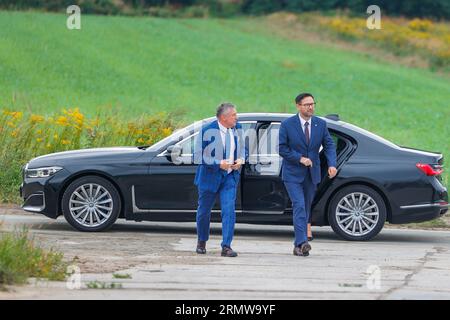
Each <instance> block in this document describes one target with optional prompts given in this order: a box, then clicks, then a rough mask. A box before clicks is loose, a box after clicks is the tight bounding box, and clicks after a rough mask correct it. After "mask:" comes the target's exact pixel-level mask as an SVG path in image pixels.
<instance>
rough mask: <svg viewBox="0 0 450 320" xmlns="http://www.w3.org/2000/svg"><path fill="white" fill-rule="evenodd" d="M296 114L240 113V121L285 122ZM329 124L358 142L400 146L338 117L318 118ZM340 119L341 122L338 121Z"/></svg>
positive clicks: (331, 127) (329, 126)
mask: <svg viewBox="0 0 450 320" xmlns="http://www.w3.org/2000/svg"><path fill="white" fill-rule="evenodd" d="M294 115H295V114H294V113H238V118H239V121H275V122H278V121H280V122H281V121H283V120H285V119H287V118H289V117H292V116H294ZM317 117H319V118H321V119H323V120H325V121H326V122H327V126H328V128H330V129H336V130H339V131H340V132H342V133H344V134H347V135H349V136H351V137H352V138H354V139H356V140H357V141H361V140H366V139H370V140H372V141H376V142H378V143H382V144H384V145H388V146H389V147H392V148H398V146H397V145H396V144H394V143H392V142H391V141H389V140H387V139H385V138H383V137H380V136H378V135H376V134H375V133H373V132H370V131H367V130H365V129H363V128H360V127H358V126H356V125H353V124H351V123H348V122H345V121H342V120H340V119H339V116H338V115H330V116H317ZM337 119H339V120H337Z"/></svg>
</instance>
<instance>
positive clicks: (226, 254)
mask: <svg viewBox="0 0 450 320" xmlns="http://www.w3.org/2000/svg"><path fill="white" fill-rule="evenodd" d="M220 255H221V256H222V257H237V255H238V254H237V252H236V251H234V250H233V249H231V248H230V247H226V246H225V247H223V248H222V253H221V254H220Z"/></svg>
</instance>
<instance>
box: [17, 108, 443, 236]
mask: <svg viewBox="0 0 450 320" xmlns="http://www.w3.org/2000/svg"><path fill="white" fill-rule="evenodd" d="M290 116H292V115H291V114H267V113H251V114H240V115H239V121H240V123H241V124H242V127H243V139H245V141H246V145H247V148H248V152H249V158H248V161H247V163H246V164H245V165H244V166H243V168H242V172H241V183H240V185H239V189H238V191H237V192H238V193H237V203H236V215H237V217H236V218H237V222H238V223H239V222H241V223H254V224H287V225H290V224H292V206H291V203H290V200H289V197H288V195H287V193H286V190H285V188H284V185H283V182H282V181H281V176H280V172H281V170H282V167H281V159H280V156H279V154H278V150H277V148H278V146H277V144H278V131H279V127H280V122H281V121H283V120H284V119H286V118H288V117H290ZM323 119H324V120H326V121H327V124H328V129H329V131H330V134H331V135H332V137H333V139H334V141H335V144H336V148H337V157H338V163H337V167H338V174H337V176H336V177H335V178H334V179H329V178H328V177H327V175H326V170H327V168H326V161H325V159H324V156H323V154H322V155H321V157H322V159H321V160H322V161H321V162H322V166H323V168H322V177H324V178H323V180H322V182H321V183H320V185H319V186H318V189H317V194H316V197H315V200H314V203H313V214H312V224H313V225H316V226H325V225H330V226H331V227H332V228H333V230H334V231H335V232H336V233H337V234H338V235H339V236H341V237H342V238H344V239H347V240H369V239H371V238H373V237H374V236H376V235H377V234H378V233H379V232H380V230H381V229H382V228H383V226H384V224H385V222H386V221H388V222H390V223H392V224H400V223H402V224H403V223H410V222H421V221H426V220H431V219H434V218H437V217H439V216H440V215H443V214H444V213H445V212H447V210H448V195H447V189H446V188H445V187H444V186H443V184H442V178H441V173H442V171H443V169H442V165H443V156H442V154H440V153H433V152H425V151H420V150H415V149H410V148H405V147H400V146H397V145H395V144H393V143H391V142H389V141H387V140H385V139H383V138H381V137H379V136H376V135H374V134H372V133H370V132H368V131H366V130H363V129H361V128H358V127H356V126H354V125H351V124H349V123H346V122H343V121H341V120H339V117H338V116H337V115H330V116H326V117H324V118H323ZM212 120H214V118H209V119H205V120H202V121H199V122H196V123H194V124H192V125H190V126H188V127H186V128H184V129H181V130H179V131H177V132H175V133H174V134H172V135H171V136H169V137H167V138H165V139H163V140H161V141H159V142H158V143H156V144H154V145H152V146H142V147H116V148H96V149H83V150H75V151H67V152H59V153H53V154H49V155H44V156H41V157H37V158H34V159H32V160H31V161H30V162H28V163H27V164H26V165H25V166H24V167H23V184H22V186H21V188H20V192H21V196H22V198H23V199H24V204H23V209H24V210H26V211H30V212H35V213H41V214H44V215H46V216H47V217H50V218H53V219H56V218H57V217H58V216H59V215H61V214H63V215H64V217H65V218H66V220H67V221H68V222H69V223H70V224H71V225H72V226H73V227H74V228H76V229H78V230H80V231H103V230H106V229H108V228H109V227H111V225H112V224H113V223H114V222H115V221H116V220H117V218H124V219H126V220H134V221H143V220H146V221H195V213H196V208H197V189H196V187H195V186H194V184H193V180H194V175H195V171H196V164H195V163H193V162H192V158H193V157H192V154H193V148H194V145H195V144H194V140H195V138H196V135H197V134H198V131H199V129H200V128H201V125H204V124H205V123H207V122H208V121H212ZM218 202H219V201H217V202H216V207H215V208H214V210H213V213H212V217H211V219H212V221H220V207H219V206H218Z"/></svg>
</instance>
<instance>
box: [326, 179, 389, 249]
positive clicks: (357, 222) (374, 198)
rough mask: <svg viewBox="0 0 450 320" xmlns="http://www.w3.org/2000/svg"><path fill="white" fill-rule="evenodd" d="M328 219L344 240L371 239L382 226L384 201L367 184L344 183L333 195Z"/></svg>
mask: <svg viewBox="0 0 450 320" xmlns="http://www.w3.org/2000/svg"><path fill="white" fill-rule="evenodd" d="M328 221H329V222H330V225H331V228H332V229H333V230H334V232H335V233H336V234H338V235H339V236H341V237H342V238H344V239H346V240H356V241H358V240H359V241H364V240H370V239H372V238H373V237H375V236H376V235H377V234H378V233H379V232H380V231H381V229H383V226H384V223H385V221H386V204H385V203H384V200H383V198H382V197H381V196H380V195H379V194H378V192H376V191H375V190H373V189H372V188H370V187H367V186H364V185H351V186H347V187H344V188H343V189H341V190H339V191H338V192H337V193H336V194H335V195H334V196H333V199H332V200H331V202H330V206H329V210H328Z"/></svg>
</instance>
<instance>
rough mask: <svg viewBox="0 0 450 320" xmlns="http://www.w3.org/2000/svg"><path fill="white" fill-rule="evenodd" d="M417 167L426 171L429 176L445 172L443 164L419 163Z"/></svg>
mask: <svg viewBox="0 0 450 320" xmlns="http://www.w3.org/2000/svg"><path fill="white" fill-rule="evenodd" d="M416 167H417V168H418V169H420V170H421V171H422V172H423V173H425V174H426V175H427V176H438V175H440V174H441V173H442V172H444V170H443V169H442V166H441V165H431V164H425V163H418V164H416Z"/></svg>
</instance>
